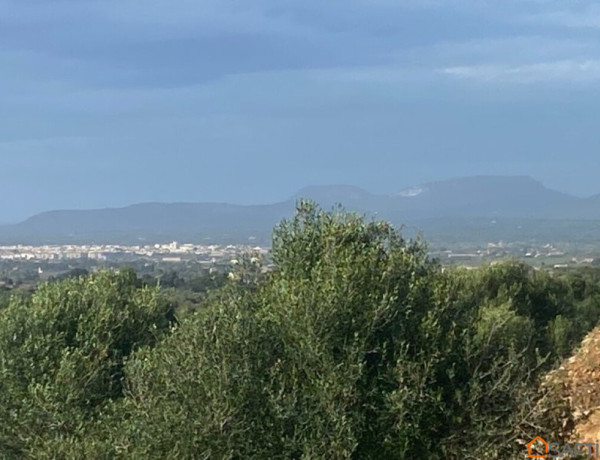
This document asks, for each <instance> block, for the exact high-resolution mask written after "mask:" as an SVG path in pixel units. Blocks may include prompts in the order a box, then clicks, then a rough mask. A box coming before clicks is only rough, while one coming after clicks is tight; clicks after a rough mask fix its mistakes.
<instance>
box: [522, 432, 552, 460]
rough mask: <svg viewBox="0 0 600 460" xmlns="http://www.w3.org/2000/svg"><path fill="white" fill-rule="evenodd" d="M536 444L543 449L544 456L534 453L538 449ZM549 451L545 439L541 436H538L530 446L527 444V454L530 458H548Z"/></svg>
mask: <svg viewBox="0 0 600 460" xmlns="http://www.w3.org/2000/svg"><path fill="white" fill-rule="evenodd" d="M536 444H537V445H538V446H539V447H541V448H542V449H543V451H544V453H543V454H535V453H534V451H533V449H534V448H535V447H536ZM549 450H550V448H549V447H548V443H547V442H546V441H544V438H542V437H541V436H536V437H535V438H533V439H532V440H531V442H530V443H529V444H527V454H528V455H529V458H546V457H547V456H548V452H549Z"/></svg>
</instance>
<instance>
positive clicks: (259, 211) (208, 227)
mask: <svg viewBox="0 0 600 460" xmlns="http://www.w3.org/2000/svg"><path fill="white" fill-rule="evenodd" d="M301 198H308V199H312V200H314V201H316V202H317V203H319V204H320V205H321V206H322V207H323V208H325V209H328V208H331V207H332V206H333V205H335V204H338V203H339V204H342V205H343V206H344V207H345V208H346V209H348V210H350V211H357V212H360V213H363V214H365V215H367V216H369V217H375V216H376V217H377V218H381V219H386V220H389V221H391V222H392V223H394V224H396V225H402V224H410V225H413V226H414V225H416V224H417V223H419V222H427V221H436V220H437V221H440V224H439V225H440V226H441V227H442V230H443V226H444V224H443V221H444V220H448V221H452V222H453V225H454V226H456V225H457V223H458V226H460V222H461V221H464V222H467V221H474V220H481V221H485V220H486V219H488V220H489V219H509V220H510V219H522V220H523V219H524V220H532V219H538V220H547V221H557V220H581V221H594V220H600V194H599V195H594V196H591V197H588V198H578V197H575V196H572V195H569V194H566V193H563V192H559V191H556V190H553V189H550V188H548V187H546V186H544V185H543V184H542V183H541V182H539V181H537V180H535V179H533V178H531V177H529V176H499V175H490V176H468V177H463V178H456V179H449V180H443V181H434V182H428V183H424V184H420V185H416V186H413V187H409V188H404V189H400V190H399V191H398V192H394V193H391V194H375V193H371V192H369V191H367V190H365V189H363V188H360V187H356V186H353V185H312V186H309V187H305V188H303V189H301V190H299V191H298V192H297V193H296V194H294V195H292V196H291V197H289V198H288V199H286V200H283V201H280V202H277V203H272V204H259V205H248V204H245V205H242V204H232V203H223V202H207V203H202V202H199V203H194V202H173V203H161V202H147V203H136V204H131V205H128V206H124V207H119V208H102V209H87V210H86V209H84V210H68V209H66V210H53V211H46V212H43V213H39V214H36V215H34V216H31V217H29V218H28V219H26V220H24V221H22V222H20V223H17V224H13V225H4V226H0V244H7V243H15V242H20V243H28V242H32V241H36V242H53V241H74V242H88V241H94V242H96V241H103V242H104V241H120V240H127V241H131V240H132V239H134V240H163V239H168V238H173V239H180V240H183V239H191V240H198V239H211V240H218V239H219V238H222V237H225V238H224V239H225V240H228V241H232V242H234V241H238V240H239V241H242V240H247V239H248V237H251V236H256V235H261V238H263V239H264V238H268V236H267V235H270V232H271V229H272V228H273V226H274V225H275V224H277V222H279V221H280V220H281V219H283V218H285V217H289V216H291V215H292V214H293V212H294V209H295V205H296V202H297V200H299V199H301Z"/></svg>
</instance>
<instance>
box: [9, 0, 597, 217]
mask: <svg viewBox="0 0 600 460" xmlns="http://www.w3.org/2000/svg"><path fill="white" fill-rule="evenodd" d="M599 172H600V5H593V2H589V1H586V2H579V1H575V0H569V1H545V0H502V1H498V0H489V1H486V0H479V1H477V0H439V1H438V0H343V1H338V0H327V1H323V0H319V1H315V0H302V1H287V0H253V1H249V0H240V1H227V0H52V1H48V0H0V196H1V197H2V199H1V200H0V222H2V221H4V222H7V221H14V220H18V219H21V218H24V217H26V216H28V215H30V214H32V213H34V212H38V211H42V210H47V209H52V208H81V207H100V206H114V205H125V204H129V203H132V202H139V201H180V200H185V201H231V202H239V203H249V202H271V201H277V200H280V199H284V198H286V197H287V196H289V195H292V194H293V193H294V192H295V191H296V190H297V189H298V188H300V187H302V186H305V185H309V184H331V183H348V184H353V185H358V186H362V187H365V188H367V189H369V190H371V191H374V192H391V191H395V190H399V189H402V188H404V187H406V186H408V185H412V184H417V183H420V182H424V181H430V180H437V179H443V178H449V177H455V176H463V175H471V174H527V175H531V176H533V177H535V178H537V179H539V180H541V181H543V182H544V183H545V184H546V185H547V186H550V187H554V188H558V189H560V190H563V191H568V192H571V193H574V194H577V195H587V194H592V193H600V180H598V177H599V174H598V173H599Z"/></svg>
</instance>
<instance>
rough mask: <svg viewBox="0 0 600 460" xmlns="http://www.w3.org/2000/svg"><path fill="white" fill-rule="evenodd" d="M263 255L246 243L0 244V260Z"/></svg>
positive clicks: (207, 258) (218, 259)
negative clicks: (139, 244) (136, 244)
mask: <svg viewBox="0 0 600 460" xmlns="http://www.w3.org/2000/svg"><path fill="white" fill-rule="evenodd" d="M249 252H252V253H257V254H259V255H266V254H267V253H268V249H266V248H262V247H258V246H256V247H252V246H246V245H227V246H220V245H198V244H189V243H186V244H180V243H177V242H172V243H168V244H152V245H145V246H126V245H110V244H107V245H103V244H102V245H95V244H93V245H45V246H26V245H14V246H0V261H2V260H5V261H32V262H35V261H48V262H50V261H65V260H90V261H109V262H121V261H128V260H135V259H152V260H158V261H162V262H173V263H177V262H182V261H185V260H204V261H211V262H213V263H218V262H221V261H225V260H232V259H235V257H236V256H237V255H238V254H240V253H249Z"/></svg>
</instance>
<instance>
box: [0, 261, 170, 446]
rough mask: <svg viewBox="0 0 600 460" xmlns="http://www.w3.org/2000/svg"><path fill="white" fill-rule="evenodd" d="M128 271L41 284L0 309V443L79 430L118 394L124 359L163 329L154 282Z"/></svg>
mask: <svg viewBox="0 0 600 460" xmlns="http://www.w3.org/2000/svg"><path fill="white" fill-rule="evenodd" d="M135 284H136V283H135V279H134V277H133V275H132V274H131V273H127V272H123V273H109V272H105V273H100V274H97V275H94V276H91V277H89V278H72V279H69V280H66V281H63V282H59V283H50V284H44V285H42V286H40V287H39V288H38V290H37V291H36V292H35V294H34V295H33V296H32V297H31V299H28V300H22V299H18V298H13V300H12V301H11V303H10V305H9V306H8V307H7V308H6V309H4V310H2V311H1V312H0V450H1V451H3V452H5V451H6V452H15V453H19V454H23V455H24V454H26V453H30V452H33V451H35V449H36V448H38V446H41V445H44V444H45V443H46V442H52V441H53V440H54V441H56V442H58V441H59V440H63V439H66V438H69V437H70V436H73V435H77V434H80V433H81V432H82V430H83V429H84V427H85V426H86V424H87V423H88V421H89V420H92V419H93V418H94V417H96V416H98V414H100V413H102V411H103V409H104V405H105V404H106V403H107V402H109V401H112V400H115V399H118V398H121V397H122V396H123V388H122V380H123V366H124V361H125V359H126V358H127V357H128V356H129V355H130V354H131V353H132V352H133V351H134V350H135V349H136V348H139V347H142V346H148V345H152V344H154V343H155V342H156V341H157V340H158V339H159V337H160V336H161V334H162V333H163V332H164V331H165V330H167V329H168V327H169V324H168V320H167V319H166V317H165V314H166V304H165V303H164V302H163V301H162V300H161V299H160V296H159V293H158V291H157V290H156V289H138V288H136V286H135Z"/></svg>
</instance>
